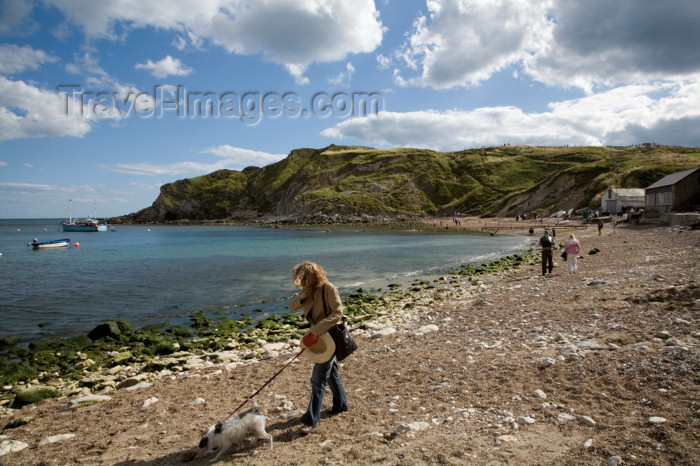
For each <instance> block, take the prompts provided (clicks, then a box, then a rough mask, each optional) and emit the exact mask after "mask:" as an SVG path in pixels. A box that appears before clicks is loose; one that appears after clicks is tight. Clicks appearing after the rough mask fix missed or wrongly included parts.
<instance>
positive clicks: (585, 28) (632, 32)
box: [524, 0, 700, 92]
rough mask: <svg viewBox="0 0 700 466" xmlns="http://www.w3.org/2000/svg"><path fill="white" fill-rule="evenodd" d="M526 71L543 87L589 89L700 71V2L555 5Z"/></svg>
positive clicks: (644, 0)
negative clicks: (551, 19) (542, 84)
mask: <svg viewBox="0 0 700 466" xmlns="http://www.w3.org/2000/svg"><path fill="white" fill-rule="evenodd" d="M548 15H550V16H551V17H552V18H553V21H552V22H551V23H550V26H551V27H549V28H547V29H546V31H544V32H545V33H544V34H543V36H542V38H541V39H542V41H541V42H540V43H539V45H538V48H537V49H536V50H534V53H532V54H528V55H526V56H525V61H524V63H525V65H524V67H525V70H526V72H528V73H529V74H531V75H532V76H533V77H535V79H537V80H539V81H542V82H544V83H547V84H555V85H563V86H567V85H569V86H570V85H575V86H578V87H581V88H583V89H586V90H588V91H589V92H591V91H592V89H593V88H594V86H595V85H596V84H606V85H615V84H619V83H627V82H648V81H653V80H656V79H670V78H673V77H675V78H683V77H688V76H692V75H694V74H697V73H698V72H700V48H699V47H698V46H697V44H699V43H700V29H698V28H697V24H698V23H699V22H700V3H698V2H674V3H673V5H671V4H669V3H666V2H658V1H654V0H637V1H634V2H632V1H616V2H610V1H607V0H590V1H586V2H574V1H555V2H553V3H552V5H551V9H550V10H549V12H548Z"/></svg>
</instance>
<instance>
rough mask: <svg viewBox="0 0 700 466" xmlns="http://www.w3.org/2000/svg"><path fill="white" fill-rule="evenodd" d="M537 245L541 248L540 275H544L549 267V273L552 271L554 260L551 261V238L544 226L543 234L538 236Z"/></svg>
mask: <svg viewBox="0 0 700 466" xmlns="http://www.w3.org/2000/svg"><path fill="white" fill-rule="evenodd" d="M539 245H540V247H541V248H542V275H543V276H544V275H545V274H546V273H547V269H549V273H550V274H551V273H552V269H553V268H554V262H553V261H552V246H553V240H552V237H551V236H549V230H547V229H546V228H545V230H544V236H542V237H541V238H540V241H539Z"/></svg>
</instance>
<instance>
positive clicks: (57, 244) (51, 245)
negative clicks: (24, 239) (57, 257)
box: [27, 238, 70, 249]
mask: <svg viewBox="0 0 700 466" xmlns="http://www.w3.org/2000/svg"><path fill="white" fill-rule="evenodd" d="M69 245H70V238H64V239H55V240H52V241H39V240H37V239H36V238H34V239H33V240H32V242H31V243H27V246H31V247H33V248H34V249H55V248H65V247H68V246H69Z"/></svg>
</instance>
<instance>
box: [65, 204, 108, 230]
mask: <svg viewBox="0 0 700 466" xmlns="http://www.w3.org/2000/svg"><path fill="white" fill-rule="evenodd" d="M94 214H95V215H94V216H93V217H88V218H85V219H83V220H78V219H75V220H73V199H69V200H68V222H63V223H62V224H61V226H62V227H63V231H107V224H106V223H100V222H99V221H98V220H97V202H95V212H94Z"/></svg>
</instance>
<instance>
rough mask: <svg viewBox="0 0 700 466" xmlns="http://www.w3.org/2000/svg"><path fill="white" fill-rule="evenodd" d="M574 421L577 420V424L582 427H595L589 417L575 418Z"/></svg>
mask: <svg viewBox="0 0 700 466" xmlns="http://www.w3.org/2000/svg"><path fill="white" fill-rule="evenodd" d="M576 419H578V422H580V423H581V424H583V425H584V426H587V427H595V424H596V422H595V421H594V420H593V418H591V417H589V416H580V415H579V416H576Z"/></svg>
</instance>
